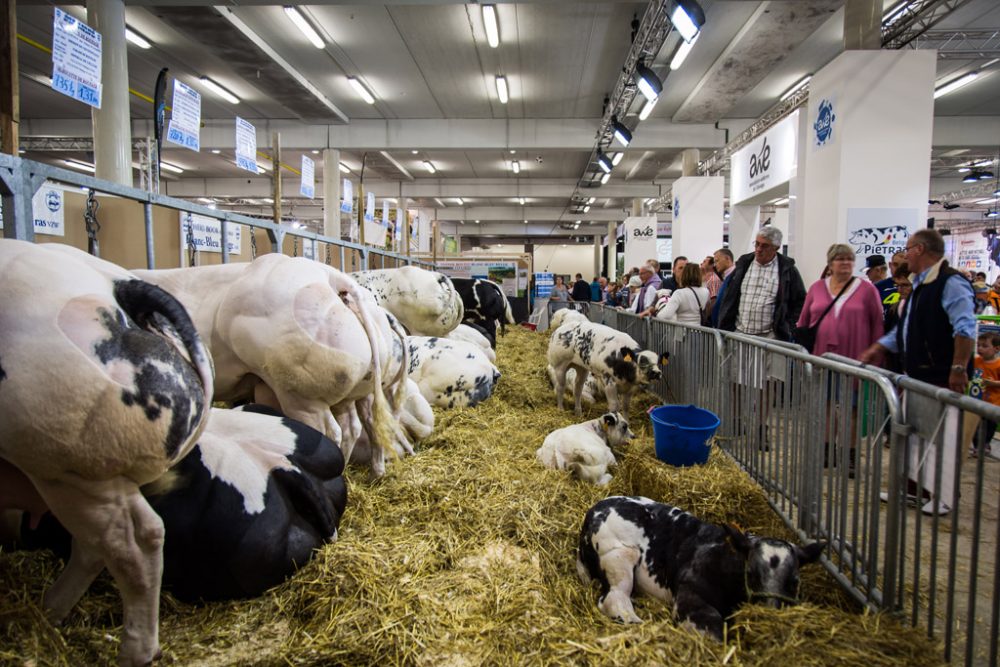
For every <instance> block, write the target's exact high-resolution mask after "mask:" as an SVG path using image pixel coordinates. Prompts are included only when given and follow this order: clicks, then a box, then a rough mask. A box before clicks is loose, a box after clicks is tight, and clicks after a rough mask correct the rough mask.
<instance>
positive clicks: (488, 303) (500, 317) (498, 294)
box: [451, 278, 515, 347]
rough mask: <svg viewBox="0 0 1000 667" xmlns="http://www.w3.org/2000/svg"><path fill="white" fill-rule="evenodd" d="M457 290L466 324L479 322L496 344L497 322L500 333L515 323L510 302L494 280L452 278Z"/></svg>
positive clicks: (503, 332) (494, 344)
mask: <svg viewBox="0 0 1000 667" xmlns="http://www.w3.org/2000/svg"><path fill="white" fill-rule="evenodd" d="M451 282H452V284H453V285H455V290H456V291H457V292H458V295H459V296H460V297H461V298H462V305H463V306H464V307H465V318H464V319H463V320H462V321H463V322H465V323H466V324H478V325H479V326H481V327H482V328H483V329H485V330H486V331H487V332H488V338H490V340H491V341H492V343H493V346H494V347H495V346H496V334H497V322H499V323H500V335H504V334H505V333H507V325H508V324H515V322H514V314H513V313H512V312H511V310H510V302H509V301H507V295H506V294H504V293H503V289H501V287H500V286H499V285H497V284H496V283H495V282H493V281H492V280H486V279H485V278H452V279H451Z"/></svg>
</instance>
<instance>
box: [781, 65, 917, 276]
mask: <svg viewBox="0 0 1000 667" xmlns="http://www.w3.org/2000/svg"><path fill="white" fill-rule="evenodd" d="M935 72H936V53H935V52H934V51H931V50H920V51H910V50H893V51H846V52H844V53H842V54H840V55H839V56H838V57H837V58H836V59H834V60H833V61H832V62H831V63H830V64H829V65H827V66H826V67H824V68H823V69H822V70H820V71H819V72H818V73H817V74H816V75H815V76H814V77H813V79H812V81H811V82H810V84H809V109H808V114H807V117H808V119H809V139H808V141H807V144H808V146H807V149H806V166H807V169H806V175H805V188H804V191H805V198H804V206H803V207H802V208H803V215H804V219H805V224H804V234H803V239H802V244H801V247H800V249H799V250H797V252H798V255H799V256H797V257H796V258H795V259H796V262H797V264H798V265H799V270H800V272H801V273H802V275H803V276H816V275H819V273H820V271H821V270H822V268H823V266H824V264H825V263H826V251H827V248H828V247H829V246H830V244H832V243H844V242H847V243H851V244H852V245H853V246H854V248H855V250H856V252H857V253H858V255H859V256H860V257H861V258H862V260H863V258H864V257H865V256H866V255H871V254H882V255H886V256H887V257H888V256H890V255H891V254H892V253H893V252H895V251H897V250H901V249H902V248H903V247H905V243H906V230H909V231H914V230H916V229H920V228H922V227H924V226H925V223H926V218H927V197H928V188H929V183H930V155H931V138H932V130H933V122H934V99H933V93H934V77H935ZM897 228H903V231H902V233H895V232H894V231H893V230H896V229H897Z"/></svg>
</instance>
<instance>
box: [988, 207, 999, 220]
mask: <svg viewBox="0 0 1000 667" xmlns="http://www.w3.org/2000/svg"><path fill="white" fill-rule="evenodd" d="M998 215H1000V213H998V212H997V209H995V208H993V209H990V210H989V211H987V212H986V217H987V218H995V217H997V216H998Z"/></svg>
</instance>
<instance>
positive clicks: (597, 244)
mask: <svg viewBox="0 0 1000 667" xmlns="http://www.w3.org/2000/svg"><path fill="white" fill-rule="evenodd" d="M594 275H595V276H598V277H600V275H601V235H600V234H594Z"/></svg>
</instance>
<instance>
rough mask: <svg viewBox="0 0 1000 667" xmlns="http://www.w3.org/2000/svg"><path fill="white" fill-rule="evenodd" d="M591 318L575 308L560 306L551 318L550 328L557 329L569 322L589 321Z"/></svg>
mask: <svg viewBox="0 0 1000 667" xmlns="http://www.w3.org/2000/svg"><path fill="white" fill-rule="evenodd" d="M589 321H590V318H588V317H587V316H586V315H584V314H583V313H581V312H580V311H579V310H574V309H573V308H560V309H559V310H557V311H556V312H555V313H553V314H552V318H551V319H550V320H549V328H550V329H552V331H555V330H556V329H558V328H559V327H561V326H562V325H564V324H566V323H567V322H589Z"/></svg>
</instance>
